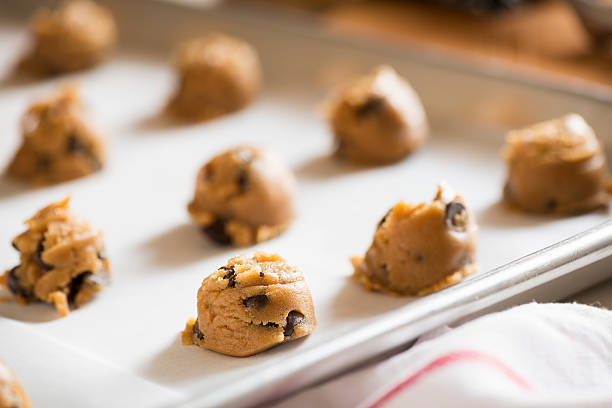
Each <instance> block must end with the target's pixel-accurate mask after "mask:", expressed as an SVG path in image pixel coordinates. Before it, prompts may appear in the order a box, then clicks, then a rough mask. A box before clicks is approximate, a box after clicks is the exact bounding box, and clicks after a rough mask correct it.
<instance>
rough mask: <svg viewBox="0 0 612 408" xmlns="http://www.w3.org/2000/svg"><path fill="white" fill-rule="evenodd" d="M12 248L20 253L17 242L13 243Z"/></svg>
mask: <svg viewBox="0 0 612 408" xmlns="http://www.w3.org/2000/svg"><path fill="white" fill-rule="evenodd" d="M11 246H12V247H13V248H15V249H16V250H18V251H19V248H18V247H17V244H16V243H15V241H11Z"/></svg>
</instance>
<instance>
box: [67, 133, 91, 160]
mask: <svg viewBox="0 0 612 408" xmlns="http://www.w3.org/2000/svg"><path fill="white" fill-rule="evenodd" d="M66 150H67V151H68V153H70V154H86V155H89V154H90V152H89V147H87V145H86V144H85V143H84V142H83V141H82V140H81V138H80V137H79V135H78V133H76V132H72V133H71V134H70V135H69V136H68V141H67V142H66Z"/></svg>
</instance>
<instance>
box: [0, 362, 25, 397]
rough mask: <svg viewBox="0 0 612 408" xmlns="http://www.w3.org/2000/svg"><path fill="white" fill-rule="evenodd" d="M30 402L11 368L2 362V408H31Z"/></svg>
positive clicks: (0, 391)
mask: <svg viewBox="0 0 612 408" xmlns="http://www.w3.org/2000/svg"><path fill="white" fill-rule="evenodd" d="M31 407H32V405H31V404H30V400H29V398H28V396H27V395H26V393H25V391H24V390H23V388H21V385H20V384H19V381H17V377H15V374H14V373H13V371H11V369H10V368H8V367H7V366H6V364H4V362H3V361H2V360H0V408H31Z"/></svg>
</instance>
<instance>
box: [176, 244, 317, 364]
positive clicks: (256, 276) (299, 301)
mask: <svg viewBox="0 0 612 408" xmlns="http://www.w3.org/2000/svg"><path fill="white" fill-rule="evenodd" d="M316 325H317V320H316V318H315V315H314V307H313V305H312V298H311V296H310V291H309V290H308V286H306V282H305V281H304V277H303V276H302V274H301V273H300V271H299V270H298V269H297V268H295V267H293V266H291V265H288V264H287V263H286V262H285V260H284V259H283V258H281V257H280V256H278V255H269V254H265V253H263V252H255V255H254V256H253V257H252V258H247V257H246V256H244V255H241V256H237V257H234V258H231V259H230V260H229V261H228V262H227V265H225V266H222V267H220V268H219V269H217V271H215V272H213V273H212V274H211V275H210V276H208V277H206V278H205V279H204V281H203V282H202V286H201V287H200V290H199V291H198V318H197V320H194V319H190V320H189V321H188V322H187V325H186V327H185V330H184V331H183V334H182V338H183V344H185V345H190V344H196V345H198V346H200V347H204V348H207V349H209V350H214V351H217V352H219V353H223V354H228V355H230V356H238V357H244V356H250V355H253V354H256V353H259V352H260V351H263V350H266V349H268V348H270V347H273V346H275V345H277V344H280V343H284V342H287V341H291V340H295V339H298V338H300V337H304V336H307V335H309V334H310V333H311V332H312V331H313V330H314V328H315V326H316Z"/></svg>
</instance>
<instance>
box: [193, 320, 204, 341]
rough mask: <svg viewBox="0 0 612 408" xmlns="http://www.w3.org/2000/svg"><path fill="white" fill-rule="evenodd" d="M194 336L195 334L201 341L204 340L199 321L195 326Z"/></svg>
mask: <svg viewBox="0 0 612 408" xmlns="http://www.w3.org/2000/svg"><path fill="white" fill-rule="evenodd" d="M193 334H195V335H196V337H197V338H198V339H199V340H204V333H202V332H201V331H200V323H199V322H198V319H196V321H195V324H194V325H193Z"/></svg>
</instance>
